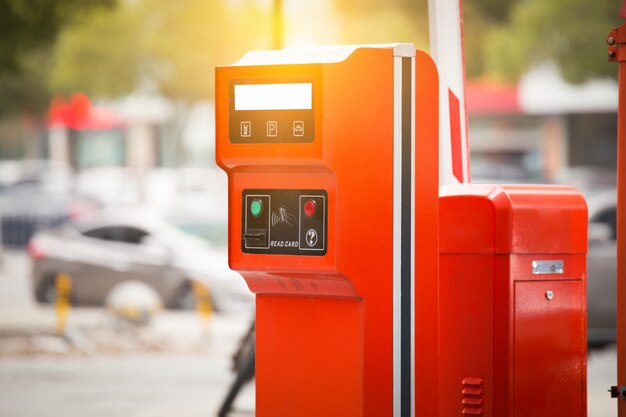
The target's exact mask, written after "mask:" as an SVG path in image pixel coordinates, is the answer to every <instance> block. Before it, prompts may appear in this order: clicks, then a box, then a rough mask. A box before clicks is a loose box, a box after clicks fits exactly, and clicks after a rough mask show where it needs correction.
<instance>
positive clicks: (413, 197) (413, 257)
mask: <svg viewBox="0 0 626 417" xmlns="http://www.w3.org/2000/svg"><path fill="white" fill-rule="evenodd" d="M411 80H412V82H413V84H412V85H411V415H412V416H414V415H415V149H416V148H415V146H416V144H415V58H411Z"/></svg>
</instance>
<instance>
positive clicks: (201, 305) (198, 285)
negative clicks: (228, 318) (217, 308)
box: [192, 280, 213, 334]
mask: <svg viewBox="0 0 626 417" xmlns="http://www.w3.org/2000/svg"><path fill="white" fill-rule="evenodd" d="M192 289H193V293H194V294H195V296H196V311H197V312H198V315H199V316H200V320H201V322H202V330H203V333H205V334H206V333H208V331H209V319H210V318H211V315H212V314H213V306H212V305H211V297H210V292H209V288H208V287H207V286H206V285H205V284H204V283H202V282H200V281H197V280H196V281H193V283H192Z"/></svg>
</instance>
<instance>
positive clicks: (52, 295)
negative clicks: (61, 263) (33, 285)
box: [36, 275, 57, 304]
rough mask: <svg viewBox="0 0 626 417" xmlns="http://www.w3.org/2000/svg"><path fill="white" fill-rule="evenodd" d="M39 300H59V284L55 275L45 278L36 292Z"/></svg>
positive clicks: (51, 301) (44, 301)
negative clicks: (57, 284)
mask: <svg viewBox="0 0 626 417" xmlns="http://www.w3.org/2000/svg"><path fill="white" fill-rule="evenodd" d="M36 297H37V301H38V302H40V303H45V304H54V303H55V302H56V300H57V286H56V281H55V276H54V275H53V276H49V277H47V278H46V279H44V280H43V281H42V282H41V284H39V288H38V289H37V293H36Z"/></svg>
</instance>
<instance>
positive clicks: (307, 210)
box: [304, 200, 317, 217]
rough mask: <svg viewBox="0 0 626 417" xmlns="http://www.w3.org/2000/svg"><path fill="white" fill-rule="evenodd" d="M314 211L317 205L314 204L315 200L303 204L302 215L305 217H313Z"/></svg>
mask: <svg viewBox="0 0 626 417" xmlns="http://www.w3.org/2000/svg"><path fill="white" fill-rule="evenodd" d="M316 211H317V203H315V200H307V201H306V203H304V214H306V216H307V217H313V215H314V214H315V212H316Z"/></svg>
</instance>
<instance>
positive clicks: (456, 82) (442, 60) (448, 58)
mask: <svg viewBox="0 0 626 417" xmlns="http://www.w3.org/2000/svg"><path fill="white" fill-rule="evenodd" d="M462 9H463V7H462V0H429V1H428V14H429V16H428V21H429V25H430V55H431V56H432V57H433V59H434V60H435V62H436V63H437V70H438V71H439V115H440V116H439V185H440V186H443V185H447V184H456V183H466V182H470V165H469V160H470V158H469V145H468V138H467V112H466V107H465V64H464V56H463V19H462Z"/></svg>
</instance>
